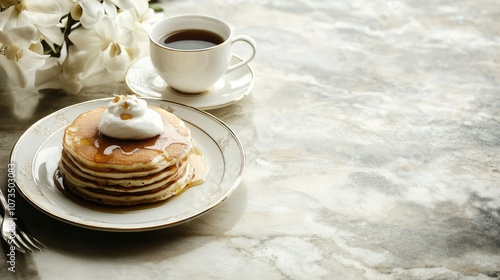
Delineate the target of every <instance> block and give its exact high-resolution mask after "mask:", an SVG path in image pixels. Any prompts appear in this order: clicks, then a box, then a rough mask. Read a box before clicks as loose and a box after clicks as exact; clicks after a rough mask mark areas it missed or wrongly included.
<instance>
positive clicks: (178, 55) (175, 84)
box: [149, 15, 256, 94]
mask: <svg viewBox="0 0 500 280" xmlns="http://www.w3.org/2000/svg"><path fill="white" fill-rule="evenodd" d="M187 30H190V31H187ZM196 30H198V31H196ZM199 30H204V31H210V32H213V33H215V34H217V35H218V36H219V37H220V38H218V39H220V41H219V42H215V41H214V43H207V42H208V41H207V42H205V41H204V40H200V41H202V42H198V39H200V38H201V37H202V36H201V33H202V32H201V31H199ZM181 32H187V33H186V34H187V35H186V34H184V35H186V36H184V35H179V36H181V37H182V36H184V37H185V39H186V38H187V37H190V36H191V37H192V36H198V35H200V38H195V39H196V41H182V40H180V41H176V40H175V38H174V37H173V34H175V33H181ZM189 32H191V33H189ZM197 32H198V33H199V34H198V33H197ZM196 34H198V35H196ZM176 36H177V35H176ZM169 37H170V38H171V39H167V41H168V40H173V41H176V42H173V43H168V44H167V43H165V38H169ZM209 37H210V36H209ZM213 37H214V38H215V37H217V36H213ZM172 38H173V39H172ZM210 38H212V37H210ZM149 39H150V44H149V51H150V56H151V62H152V63H153V66H154V67H155V69H156V71H157V72H158V75H159V76H160V77H162V78H163V80H165V82H166V83H167V85H168V86H169V87H170V88H172V89H173V90H174V91H176V92H179V93H187V94H199V93H204V92H207V91H209V90H210V89H211V88H212V86H213V85H214V84H215V83H216V82H217V81H218V80H219V79H221V78H222V77H223V76H224V74H225V73H226V72H229V71H232V70H234V69H237V68H239V67H242V66H244V65H246V64H247V63H248V62H250V61H251V60H252V59H253V58H254V57H255V53H256V45H255V42H254V40H253V39H252V38H251V37H249V36H246V35H239V36H233V31H232V29H231V27H230V26H229V25H228V24H227V23H225V22H223V21H222V20H220V19H217V18H213V17H210V16H204V15H179V16H174V17H169V18H164V19H162V20H160V21H158V22H157V23H156V24H155V25H153V27H152V28H151V31H150V33H149ZM181 39H182V38H181ZM187 39H193V38H187ZM238 41H242V42H246V43H248V44H249V45H250V47H251V49H252V53H251V55H249V57H248V58H246V59H244V60H242V61H240V62H238V63H236V64H233V65H230V61H231V56H232V53H231V46H232V45H233V44H234V43H235V42H238ZM189 43H196V44H197V43H200V45H199V46H192V45H189ZM204 43H207V44H206V45H204ZM179 44H181V46H179ZM196 44H195V45H196ZM210 44H213V45H210ZM207 45H210V46H207Z"/></svg>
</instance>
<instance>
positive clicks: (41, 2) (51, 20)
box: [0, 0, 63, 49]
mask: <svg viewBox="0 0 500 280" xmlns="http://www.w3.org/2000/svg"><path fill="white" fill-rule="evenodd" d="M61 17H62V14H61V9H60V7H59V5H58V4H57V2H56V1H55V0H18V1H17V3H16V4H14V5H12V6H10V7H9V8H8V9H6V10H5V11H3V12H2V13H1V14H0V29H2V30H8V29H11V28H14V27H20V26H28V25H29V26H34V27H35V28H36V29H37V30H38V31H39V32H40V33H41V34H42V37H43V40H45V41H46V42H47V44H48V45H49V46H51V47H52V48H53V49H54V44H56V45H62V43H63V34H62V32H61V29H60V28H59V22H60V20H61Z"/></svg>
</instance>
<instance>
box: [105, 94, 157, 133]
mask: <svg viewBox="0 0 500 280" xmlns="http://www.w3.org/2000/svg"><path fill="white" fill-rule="evenodd" d="M163 127H164V126H163V121H162V119H161V116H160V114H158V113H157V112H156V111H155V110H153V109H150V108H148V104H147V103H146V101H145V100H142V99H138V98H137V97H135V96H133V95H116V96H115V98H114V99H113V100H112V101H111V102H109V104H108V107H107V108H106V110H105V111H104V112H103V114H102V117H101V121H100V122H99V131H100V132H101V133H102V134H104V135H106V136H109V137H113V138H118V139H136V140H139V139H147V138H151V137H154V136H156V135H160V134H162V132H163Z"/></svg>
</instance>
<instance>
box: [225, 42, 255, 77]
mask: <svg viewBox="0 0 500 280" xmlns="http://www.w3.org/2000/svg"><path fill="white" fill-rule="evenodd" d="M238 41H241V42H246V43H248V44H249V45H250V47H252V54H251V55H250V56H249V57H248V58H246V59H245V60H243V61H240V62H238V63H236V64H233V65H231V66H229V67H228V68H227V72H229V71H233V70H234V69H237V68H240V67H241V66H243V65H246V64H247V63H248V62H250V60H252V59H253V58H254V57H255V53H256V52H257V47H256V46H255V41H254V40H253V39H252V38H251V37H250V36H247V35H239V36H236V37H234V38H233V40H232V41H231V45H232V44H234V43H236V42H238Z"/></svg>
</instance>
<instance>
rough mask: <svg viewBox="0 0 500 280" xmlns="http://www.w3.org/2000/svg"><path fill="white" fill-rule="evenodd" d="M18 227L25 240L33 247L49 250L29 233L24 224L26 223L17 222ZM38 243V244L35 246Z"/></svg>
mask: <svg viewBox="0 0 500 280" xmlns="http://www.w3.org/2000/svg"><path fill="white" fill-rule="evenodd" d="M16 226H17V228H18V230H19V232H20V233H21V235H22V236H23V237H24V239H25V240H26V241H27V242H29V243H30V244H31V245H32V246H33V247H35V248H36V249H38V250H40V251H41V250H42V249H41V248H39V247H38V246H40V247H43V248H47V247H46V246H45V245H44V244H43V243H42V242H40V241H39V240H38V239H36V238H35V237H33V235H32V234H31V233H30V232H29V230H28V228H27V227H26V225H25V224H24V222H23V221H22V220H20V219H18V220H17V221H16ZM35 243H36V244H35Z"/></svg>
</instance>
